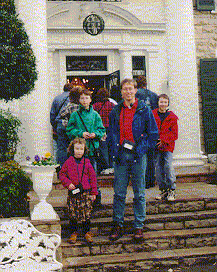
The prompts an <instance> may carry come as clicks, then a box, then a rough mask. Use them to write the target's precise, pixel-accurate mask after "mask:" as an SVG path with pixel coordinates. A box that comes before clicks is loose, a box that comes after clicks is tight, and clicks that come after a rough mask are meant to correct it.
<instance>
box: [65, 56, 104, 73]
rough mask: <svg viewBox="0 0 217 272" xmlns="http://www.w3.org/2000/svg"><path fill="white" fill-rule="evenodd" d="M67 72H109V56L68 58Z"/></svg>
mask: <svg viewBox="0 0 217 272" xmlns="http://www.w3.org/2000/svg"><path fill="white" fill-rule="evenodd" d="M66 71H67V72H69V71H107V56H66Z"/></svg>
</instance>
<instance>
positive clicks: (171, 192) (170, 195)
mask: <svg viewBox="0 0 217 272" xmlns="http://www.w3.org/2000/svg"><path fill="white" fill-rule="evenodd" d="M175 199H176V198H175V190H169V192H168V196H167V200H168V201H174V200H175Z"/></svg>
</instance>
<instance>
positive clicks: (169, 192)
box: [153, 94, 178, 201]
mask: <svg viewBox="0 0 217 272" xmlns="http://www.w3.org/2000/svg"><path fill="white" fill-rule="evenodd" d="M158 106H159V108H158V109H155V110H153V115H154V117H155V120H156V123H157V126H158V130H159V136H160V137H159V140H158V143H157V149H158V152H157V164H156V180H157V183H158V185H159V189H160V191H161V193H160V194H159V195H158V196H157V197H156V199H166V198H167V200H168V201H174V200H175V189H176V183H175V182H176V176H175V171H174V168H173V165H172V162H173V156H172V153H173V151H174V148H175V141H176V140H177V139H178V124H177V120H178V117H177V116H176V115H175V114H174V113H173V112H172V111H169V110H167V108H168V106H169V97H168V95H166V94H161V95H159V97H158Z"/></svg>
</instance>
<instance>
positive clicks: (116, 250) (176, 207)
mask: <svg viewBox="0 0 217 272" xmlns="http://www.w3.org/2000/svg"><path fill="white" fill-rule="evenodd" d="M101 191H102V204H103V207H102V209H100V210H98V211H95V212H94V214H93V219H92V221H91V222H92V223H91V225H92V229H91V230H92V232H93V233H94V242H93V244H91V245H87V244H86V243H85V242H84V241H83V238H82V237H79V239H78V242H77V243H76V244H75V245H71V244H69V243H67V238H68V237H69V235H70V231H69V227H68V226H69V225H68V224H69V221H68V219H67V216H66V197H67V190H65V189H63V188H62V187H61V185H60V184H58V181H57V183H56V184H54V190H53V191H52V192H51V195H50V196H49V198H48V202H50V203H51V204H52V205H53V206H54V207H55V209H56V211H57V213H58V214H59V216H60V219H61V227H62V244H61V247H62V257H63V264H64V270H63V271H68V272H69V271H88V272H89V271H97V272H98V271H106V272H110V271H112V272H113V271H117V272H121V271H146V270H151V271H154V269H155V268H157V267H167V266H168V267H170V268H171V267H178V266H179V267H180V266H186V265H191V264H196V263H198V262H215V258H216V256H217V228H216V227H217V186H216V185H211V184H206V183H202V182H199V183H182V184H178V185H177V200H176V201H174V202H172V203H169V202H167V201H156V200H155V195H156V194H157V193H158V189H157V188H151V189H149V190H147V191H146V199H147V217H146V220H145V227H144V237H145V240H144V242H142V243H135V241H134V240H133V235H132V233H133V229H132V221H133V210H132V208H133V207H132V200H133V193H132V188H131V187H129V188H128V195H127V205H126V212H125V227H124V229H125V235H124V236H123V237H122V238H121V239H119V240H118V241H115V242H111V241H109V240H108V235H109V232H110V230H111V222H112V199H113V190H112V188H111V187H102V188H101ZM33 195H34V194H33ZM32 200H33V201H32V204H34V197H33V198H32ZM216 269H217V268H216ZM161 271H163V270H161Z"/></svg>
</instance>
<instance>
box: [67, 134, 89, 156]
mask: <svg viewBox="0 0 217 272" xmlns="http://www.w3.org/2000/svg"><path fill="white" fill-rule="evenodd" d="M75 144H84V155H86V154H88V152H89V150H88V148H87V144H86V140H85V139H84V138H78V137H76V138H75V139H74V140H72V141H71V143H70V144H69V146H68V148H67V153H68V155H69V156H74V145H75Z"/></svg>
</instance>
